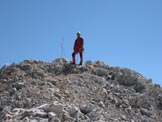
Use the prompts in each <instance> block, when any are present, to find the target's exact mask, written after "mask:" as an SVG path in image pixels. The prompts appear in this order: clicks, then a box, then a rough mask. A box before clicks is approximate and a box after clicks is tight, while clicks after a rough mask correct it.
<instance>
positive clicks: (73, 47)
mask: <svg viewBox="0 0 162 122" xmlns="http://www.w3.org/2000/svg"><path fill="white" fill-rule="evenodd" d="M76 44H77V39H76V40H75V42H74V46H73V49H74V50H75V48H76Z"/></svg>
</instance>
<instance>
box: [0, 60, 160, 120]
mask: <svg viewBox="0 0 162 122" xmlns="http://www.w3.org/2000/svg"><path fill="white" fill-rule="evenodd" d="M161 121H162V88H161V87H160V85H158V84H152V81H151V79H147V78H145V77H143V76H142V75H141V74H139V73H137V72H135V71H133V70H130V69H127V68H120V67H110V66H108V65H106V64H104V63H103V62H102V61H96V62H94V63H93V62H91V61H87V62H86V63H85V64H84V65H83V66H75V65H72V64H70V63H69V62H68V61H67V60H65V59H63V58H60V59H56V60H55V61H54V62H51V63H50V62H42V61H36V60H25V61H23V62H21V63H19V64H15V63H13V64H11V65H10V66H4V67H2V68H1V69H0V122H161Z"/></svg>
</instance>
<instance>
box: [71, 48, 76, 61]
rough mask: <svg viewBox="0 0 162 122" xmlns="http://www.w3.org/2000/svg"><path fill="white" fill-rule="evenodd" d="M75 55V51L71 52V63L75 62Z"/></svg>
mask: <svg viewBox="0 0 162 122" xmlns="http://www.w3.org/2000/svg"><path fill="white" fill-rule="evenodd" d="M75 55H76V53H75V51H74V52H73V53H72V63H73V64H75Z"/></svg>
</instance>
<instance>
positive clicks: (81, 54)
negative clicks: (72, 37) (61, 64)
mask: <svg viewBox="0 0 162 122" xmlns="http://www.w3.org/2000/svg"><path fill="white" fill-rule="evenodd" d="M78 53H79V55H80V63H81V64H82V62H83V52H79V51H74V52H73V53H72V61H73V63H74V64H75V55H77V54H78Z"/></svg>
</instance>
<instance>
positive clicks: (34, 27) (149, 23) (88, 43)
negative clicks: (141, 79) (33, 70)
mask: <svg viewBox="0 0 162 122" xmlns="http://www.w3.org/2000/svg"><path fill="white" fill-rule="evenodd" d="M161 6H162V1H161V0H0V67H2V66H3V65H4V64H11V63H12V62H16V63H19V62H21V61H23V60H25V59H33V60H42V61H49V62H51V61H53V60H55V59H56V58H58V57H62V56H63V54H62V52H61V42H63V46H64V52H65V55H64V56H65V57H66V58H67V59H68V60H71V53H72V51H73V43H74V40H75V38H76V32H77V31H80V32H81V33H82V37H83V38H84V40H85V52H84V61H87V60H92V61H96V60H101V61H104V62H105V63H106V64H107V65H109V66H119V67H126V68H129V69H133V70H135V71H137V72H139V73H141V74H142V75H143V76H145V77H146V78H148V79H149V78H150V79H152V80H153V82H154V83H158V84H161V85H162V74H161V72H162V71H161V68H162V67H161V62H162V53H160V52H162V7H161ZM77 61H79V57H77Z"/></svg>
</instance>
